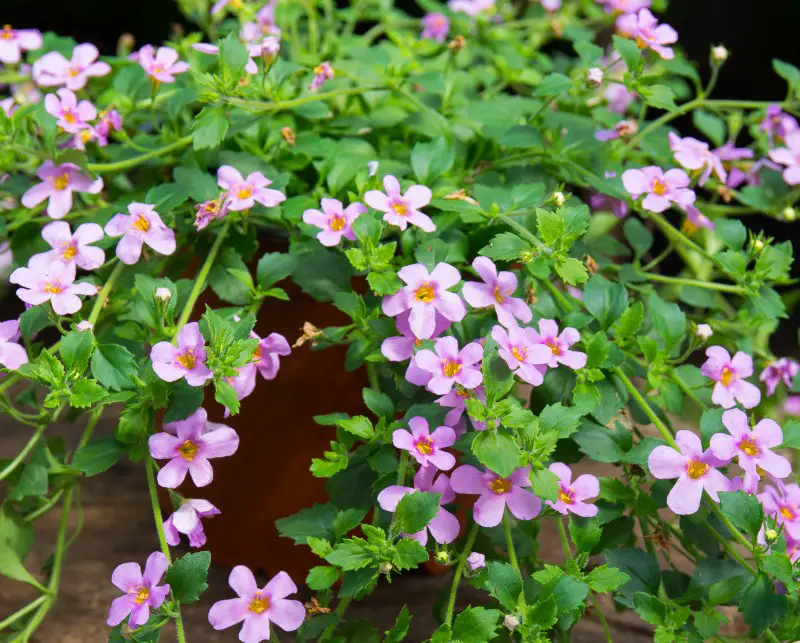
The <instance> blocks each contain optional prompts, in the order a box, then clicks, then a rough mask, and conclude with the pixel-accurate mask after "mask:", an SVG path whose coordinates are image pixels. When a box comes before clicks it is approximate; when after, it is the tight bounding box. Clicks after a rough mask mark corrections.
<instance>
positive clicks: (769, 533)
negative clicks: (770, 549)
mask: <svg viewBox="0 0 800 643" xmlns="http://www.w3.org/2000/svg"><path fill="white" fill-rule="evenodd" d="M764 538H766V539H767V542H772V541H774V540H777V539H778V532H777V531H775V530H774V529H767V530H765V531H764Z"/></svg>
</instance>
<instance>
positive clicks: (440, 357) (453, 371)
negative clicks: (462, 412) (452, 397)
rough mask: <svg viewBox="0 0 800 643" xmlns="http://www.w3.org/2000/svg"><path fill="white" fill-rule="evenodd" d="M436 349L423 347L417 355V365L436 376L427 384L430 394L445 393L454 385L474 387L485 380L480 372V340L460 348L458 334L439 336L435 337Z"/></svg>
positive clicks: (481, 357) (481, 351)
mask: <svg viewBox="0 0 800 643" xmlns="http://www.w3.org/2000/svg"><path fill="white" fill-rule="evenodd" d="M435 350H436V352H435V353H434V351H431V350H428V349H423V350H421V351H419V352H418V353H417V354H416V355H414V361H415V362H416V364H417V366H418V367H419V368H420V369H422V370H423V371H428V372H429V373H431V374H432V375H433V377H431V379H430V380H429V381H428V383H427V384H426V385H425V386H426V388H427V389H428V390H429V391H430V392H431V393H436V394H437V395H445V394H446V393H449V392H450V390H451V389H452V388H453V386H454V385H455V384H460V385H461V386H463V387H464V388H475V387H476V386H478V385H479V384H480V383H481V382H482V381H483V375H482V374H481V371H480V362H481V360H482V359H483V346H481V345H480V344H479V343H478V342H471V343H469V344H467V345H466V346H464V348H462V349H461V350H459V349H458V340H456V338H455V337H440V338H439V339H437V340H436V345H435ZM476 364H477V366H476Z"/></svg>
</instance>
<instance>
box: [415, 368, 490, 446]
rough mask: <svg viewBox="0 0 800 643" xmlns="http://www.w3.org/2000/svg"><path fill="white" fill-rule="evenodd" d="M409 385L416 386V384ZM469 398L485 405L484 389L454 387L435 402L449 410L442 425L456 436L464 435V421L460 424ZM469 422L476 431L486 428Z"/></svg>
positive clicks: (478, 387)
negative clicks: (450, 428)
mask: <svg viewBox="0 0 800 643" xmlns="http://www.w3.org/2000/svg"><path fill="white" fill-rule="evenodd" d="M428 375H430V373H428ZM406 379H408V375H406ZM409 381H411V380H409ZM411 383H412V384H416V382H411ZM420 386H424V384H420ZM471 397H474V398H476V399H478V400H480V401H481V402H483V403H484V404H485V403H486V391H485V390H484V387H483V386H476V387H475V388H473V389H471V390H470V389H466V388H464V387H462V386H455V387H453V389H452V390H451V391H450V392H449V393H445V394H444V395H442V396H441V397H440V398H437V399H436V400H435V402H436V404H438V405H439V406H444V407H447V408H449V409H450V410H449V411H448V412H447V415H445V416H444V423H445V424H446V425H447V426H451V427H453V430H454V431H455V432H456V435H461V434H462V433H464V431H466V421H464V422H463V424H462V416H463V415H464V411H466V410H467V400H468V399H470V398H471ZM470 422H472V426H474V427H475V429H476V430H478V431H483V430H484V429H485V428H486V422H479V421H477V420H473V419H472V418H470ZM496 424H497V425H499V421H497V422H496Z"/></svg>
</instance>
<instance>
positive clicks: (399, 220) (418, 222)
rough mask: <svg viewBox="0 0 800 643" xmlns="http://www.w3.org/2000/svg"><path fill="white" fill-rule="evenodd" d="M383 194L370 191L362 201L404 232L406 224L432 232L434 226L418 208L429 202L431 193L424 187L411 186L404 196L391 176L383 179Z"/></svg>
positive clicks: (398, 184)
mask: <svg viewBox="0 0 800 643" xmlns="http://www.w3.org/2000/svg"><path fill="white" fill-rule="evenodd" d="M383 188H384V190H386V193H385V194H384V193H383V192H381V191H380V190H370V191H369V192H367V193H366V194H365V195H364V201H365V202H366V204H367V205H368V206H369V207H371V208H372V209H373V210H378V211H380V212H385V213H386V214H384V215H383V220H384V221H386V222H387V223H388V224H389V225H395V226H397V227H398V228H400V229H401V230H405V229H406V228H407V227H408V224H409V223H410V224H411V225H415V226H417V227H418V228H420V229H421V230H424V231H425V232H434V231H435V230H436V225H435V224H434V223H433V221H431V218H430V217H429V216H428V215H427V214H425V213H424V212H422V211H421V210H420V208H423V207H425V206H426V205H428V204H429V203H430V202H431V196H432V193H431V191H430V189H429V188H426V187H425V186H424V185H412V186H411V187H410V188H408V189H407V190H406V191H405V193H404V194H402V193H401V192H400V183H399V182H398V181H397V179H396V178H395V177H393V176H391V175H387V176H384V177H383Z"/></svg>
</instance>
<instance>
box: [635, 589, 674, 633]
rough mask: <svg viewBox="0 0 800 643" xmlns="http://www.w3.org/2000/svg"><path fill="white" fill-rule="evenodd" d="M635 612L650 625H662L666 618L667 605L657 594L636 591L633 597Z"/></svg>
mask: <svg viewBox="0 0 800 643" xmlns="http://www.w3.org/2000/svg"><path fill="white" fill-rule="evenodd" d="M633 601H634V605H635V606H636V613H637V614H638V615H639V616H641V617H642V620H643V621H645V622H646V623H650V624H651V625H663V624H664V622H665V621H666V618H667V606H666V605H664V603H662V602H661V600H660V599H659V598H658V597H657V596H652V595H650V594H647V593H645V592H636V594H634V597H633Z"/></svg>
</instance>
